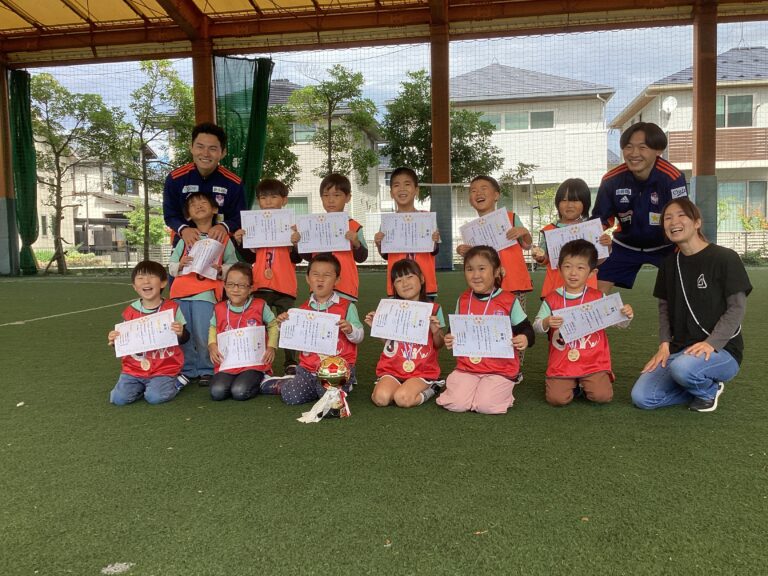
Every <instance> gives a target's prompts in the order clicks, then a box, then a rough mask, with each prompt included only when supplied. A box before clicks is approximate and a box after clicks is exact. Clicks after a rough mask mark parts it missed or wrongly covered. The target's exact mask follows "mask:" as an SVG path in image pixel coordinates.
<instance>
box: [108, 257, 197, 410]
mask: <svg viewBox="0 0 768 576" xmlns="http://www.w3.org/2000/svg"><path fill="white" fill-rule="evenodd" d="M131 283H132V284H133V289H134V290H135V291H136V294H138V295H139V299H138V300H136V302H133V303H132V304H131V305H130V306H128V307H127V308H126V309H125V310H123V320H124V321H128V320H136V319H137V318H141V317H142V316H147V315H149V314H154V313H156V312H161V311H163V310H173V313H174V318H175V322H173V323H172V324H171V329H172V330H173V332H174V333H175V334H176V335H177V336H178V337H179V344H184V343H185V342H186V341H187V340H189V332H187V329H186V328H185V326H184V325H185V324H186V321H185V320H184V315H183V314H182V313H181V310H179V305H178V304H177V303H176V302H174V301H173V300H166V299H164V298H163V296H162V292H163V288H165V286H166V284H168V274H167V272H166V271H165V268H164V267H163V265H162V264H158V263H157V262H153V261H151V260H144V261H143V262H139V263H138V264H137V265H136V267H135V268H134V269H133V272H132V273H131ZM118 336H120V333H119V332H118V331H117V330H111V331H110V332H109V334H108V335H107V344H108V345H109V346H114V345H115V340H117V338H118ZM122 363H123V369H122V370H121V371H120V378H118V380H117V384H115V387H114V388H113V389H112V392H110V394H109V401H110V402H112V404H117V405H118V406H122V405H125V404H130V403H131V402H135V401H136V400H138V399H139V398H141V397H142V396H144V399H145V400H146V401H147V402H149V403H150V404H161V403H162V402H168V401H169V400H173V399H174V398H175V397H176V394H178V393H179V390H181V389H182V388H183V387H184V385H185V384H186V383H187V380H186V379H185V378H184V376H182V375H181V369H182V367H183V366H184V353H183V352H182V350H181V346H171V347H169V348H161V349H160V350H152V351H151V352H144V353H142V354H130V355H128V356H124V357H123V358H122Z"/></svg>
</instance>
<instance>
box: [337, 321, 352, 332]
mask: <svg viewBox="0 0 768 576" xmlns="http://www.w3.org/2000/svg"><path fill="white" fill-rule="evenodd" d="M336 326H338V327H339V330H341V331H342V332H344V334H346V335H350V334H352V330H354V326H352V324H350V323H349V322H348V321H346V320H343V319H342V320H339V321H338V322H337V323H336Z"/></svg>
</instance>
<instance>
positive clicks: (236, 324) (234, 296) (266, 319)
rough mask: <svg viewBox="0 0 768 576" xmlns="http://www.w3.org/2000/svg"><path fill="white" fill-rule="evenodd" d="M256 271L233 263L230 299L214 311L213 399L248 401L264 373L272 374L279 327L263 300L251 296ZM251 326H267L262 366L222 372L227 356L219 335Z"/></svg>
mask: <svg viewBox="0 0 768 576" xmlns="http://www.w3.org/2000/svg"><path fill="white" fill-rule="evenodd" d="M252 286H253V270H252V269H251V267H250V266H249V265H248V264H245V263H244V262H238V263H236V264H233V265H232V267H231V268H230V269H229V270H228V271H227V274H226V276H225V277H224V289H225V290H226V291H227V300H225V301H224V302H219V303H218V304H216V306H215V307H214V309H213V316H212V317H211V328H210V331H209V333H208V350H209V351H210V353H211V360H212V361H213V364H214V370H215V372H216V373H215V374H214V376H213V380H211V398H212V399H213V400H225V399H226V398H230V397H231V398H233V399H234V400H249V399H250V398H253V397H254V396H256V394H257V393H258V392H259V386H260V385H261V381H262V380H263V379H264V374H265V373H271V372H272V360H274V359H275V350H276V349H277V337H278V326H277V320H276V319H275V315H274V314H272V310H270V309H269V306H267V304H266V302H264V300H262V299H261V298H254V297H252V296H251V287H252ZM250 326H266V329H267V342H266V344H267V346H266V351H265V353H264V358H263V359H262V361H261V363H260V364H256V365H254V366H248V367H245V368H230V369H228V370H227V371H226V372H225V371H222V370H221V368H220V365H221V363H222V361H223V360H224V357H223V356H222V355H221V352H220V351H219V345H218V341H217V339H216V335H217V334H219V333H221V332H226V331H227V330H237V329H238V328H241V327H242V328H246V327H250Z"/></svg>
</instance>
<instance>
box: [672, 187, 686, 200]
mask: <svg viewBox="0 0 768 576" xmlns="http://www.w3.org/2000/svg"><path fill="white" fill-rule="evenodd" d="M670 193H671V194H672V198H680V197H682V196H688V190H687V189H686V187H685V186H680V187H679V188H672V190H670Z"/></svg>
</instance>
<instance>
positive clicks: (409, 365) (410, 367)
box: [403, 360, 416, 374]
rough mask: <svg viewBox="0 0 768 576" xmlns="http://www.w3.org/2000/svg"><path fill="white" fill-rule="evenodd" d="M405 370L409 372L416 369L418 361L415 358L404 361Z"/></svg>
mask: <svg viewBox="0 0 768 576" xmlns="http://www.w3.org/2000/svg"><path fill="white" fill-rule="evenodd" d="M403 370H405V371H406V372H408V373H409V374H410V373H411V372H413V371H414V370H416V363H415V362H414V361H413V360H406V361H405V362H403Z"/></svg>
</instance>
